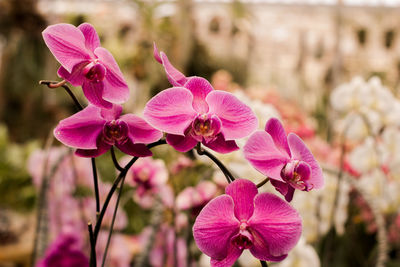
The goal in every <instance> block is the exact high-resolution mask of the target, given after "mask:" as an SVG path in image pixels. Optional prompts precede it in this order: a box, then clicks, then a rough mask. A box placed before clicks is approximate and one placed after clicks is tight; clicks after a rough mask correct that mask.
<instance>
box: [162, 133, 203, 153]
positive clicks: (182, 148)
mask: <svg viewBox="0 0 400 267" xmlns="http://www.w3.org/2000/svg"><path fill="white" fill-rule="evenodd" d="M167 143H168V144H169V145H171V146H172V147H173V148H175V149H176V150H177V151H179V152H188V151H189V150H191V149H192V148H194V147H195V146H196V145H197V143H198V142H197V140H196V139H194V138H193V137H191V136H190V135H189V134H188V135H185V136H182V135H175V134H167Z"/></svg>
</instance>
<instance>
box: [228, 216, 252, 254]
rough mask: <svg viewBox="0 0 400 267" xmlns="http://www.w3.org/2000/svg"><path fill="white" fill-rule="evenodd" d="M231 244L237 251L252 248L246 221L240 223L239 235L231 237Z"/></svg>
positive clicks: (250, 235)
mask: <svg viewBox="0 0 400 267" xmlns="http://www.w3.org/2000/svg"><path fill="white" fill-rule="evenodd" d="M231 242H232V244H233V245H235V246H236V247H238V248H239V249H247V248H250V247H252V246H253V235H252V234H251V233H250V232H249V229H248V224H247V222H246V221H243V222H241V223H240V225H239V233H238V234H237V235H235V236H234V237H232V239H231Z"/></svg>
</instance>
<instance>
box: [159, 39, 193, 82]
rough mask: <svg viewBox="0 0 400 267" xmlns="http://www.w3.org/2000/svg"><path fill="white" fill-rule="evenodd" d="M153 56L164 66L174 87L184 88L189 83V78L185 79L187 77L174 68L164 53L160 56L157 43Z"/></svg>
mask: <svg viewBox="0 0 400 267" xmlns="http://www.w3.org/2000/svg"><path fill="white" fill-rule="evenodd" d="M153 55H154V58H155V59H156V60H157V61H158V62H159V63H160V64H162V65H163V67H164V70H165V73H166V74H167V79H168V81H169V82H170V83H171V84H172V85H173V86H183V85H184V84H185V83H186V82H187V78H186V77H185V75H183V74H182V73H181V72H180V71H178V70H177V69H176V68H175V67H174V66H172V64H171V63H170V62H169V60H168V57H167V56H166V55H165V54H164V52H161V53H160V54H159V53H158V49H157V46H156V44H155V43H154V50H153ZM160 55H161V57H160Z"/></svg>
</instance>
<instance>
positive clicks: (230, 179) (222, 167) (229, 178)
mask: <svg viewBox="0 0 400 267" xmlns="http://www.w3.org/2000/svg"><path fill="white" fill-rule="evenodd" d="M196 151H197V154H199V155H206V156H207V157H208V158H209V159H211V160H212V161H213V162H214V163H215V164H217V166H218V167H219V168H220V170H221V171H222V172H223V173H224V175H225V178H226V180H227V181H228V183H231V182H233V181H235V177H233V175H232V173H231V172H230V171H229V170H228V168H226V167H225V165H224V164H223V163H222V162H221V161H220V160H219V159H217V158H216V157H215V156H214V155H213V154H211V153H210V152H208V151H207V150H204V149H203V148H201V144H200V143H198V144H197V146H196Z"/></svg>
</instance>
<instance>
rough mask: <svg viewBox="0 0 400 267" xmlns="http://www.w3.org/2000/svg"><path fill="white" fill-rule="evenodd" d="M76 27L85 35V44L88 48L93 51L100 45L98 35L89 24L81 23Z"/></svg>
mask: <svg viewBox="0 0 400 267" xmlns="http://www.w3.org/2000/svg"><path fill="white" fill-rule="evenodd" d="M78 29H79V30H80V31H81V32H82V33H83V36H85V45H86V47H87V49H88V50H90V51H94V50H95V49H96V48H97V47H99V46H100V39H99V36H98V35H97V32H96V30H95V29H94V28H93V26H92V25H91V24H89V23H82V24H81V25H79V26H78Z"/></svg>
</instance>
